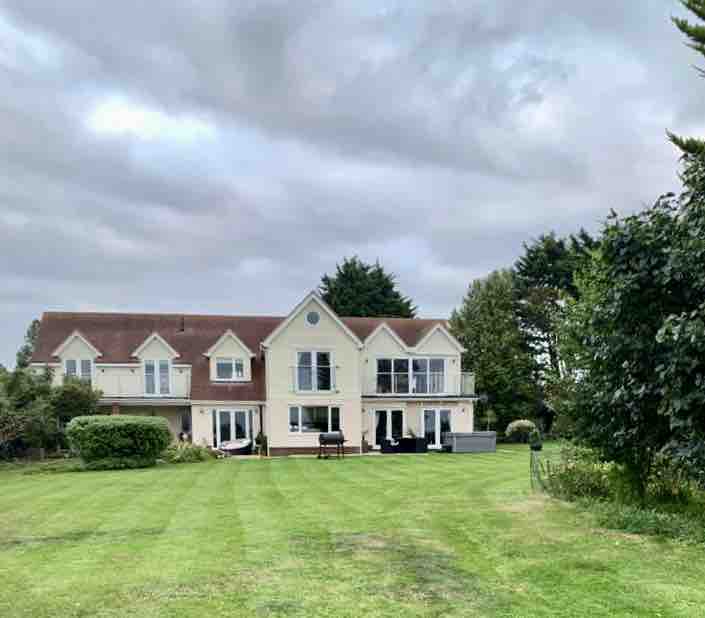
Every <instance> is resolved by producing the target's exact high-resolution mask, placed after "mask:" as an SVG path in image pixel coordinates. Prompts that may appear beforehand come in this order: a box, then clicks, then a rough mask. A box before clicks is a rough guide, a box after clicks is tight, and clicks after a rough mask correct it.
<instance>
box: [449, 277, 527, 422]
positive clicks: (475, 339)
mask: <svg viewBox="0 0 705 618" xmlns="http://www.w3.org/2000/svg"><path fill="white" fill-rule="evenodd" d="M513 298H514V276H513V274H512V272H511V271H509V270H501V271H495V272H493V273H491V274H490V275H489V276H488V277H487V278H485V279H477V280H475V281H473V282H472V283H471V284H470V287H469V288H468V292H467V294H466V296H465V298H464V299H463V303H462V305H461V307H460V309H458V310H455V311H453V314H452V316H451V318H450V326H451V330H452V332H453V334H454V335H455V337H456V338H457V339H458V340H459V341H460V342H461V343H462V344H463V346H464V347H465V348H466V352H465V353H464V354H463V369H464V370H465V371H472V372H474V373H475V382H476V388H477V390H478V392H479V393H481V394H483V395H486V396H487V401H486V402H485V403H483V404H481V406H480V407H481V409H480V410H478V415H477V417H478V419H480V418H482V417H487V416H488V410H490V411H491V413H490V414H489V416H492V415H494V418H496V427H497V428H498V429H500V430H502V431H503V430H504V429H505V428H506V426H507V425H508V424H509V423H510V422H511V421H513V420H516V419H519V418H526V417H529V418H533V417H534V416H535V415H536V413H537V411H538V392H537V388H536V382H535V380H534V375H533V374H534V370H535V367H534V359H533V356H532V354H531V351H530V349H529V347H528V345H527V341H526V337H525V336H524V333H523V331H522V329H521V328H520V326H519V323H518V321H517V318H516V314H515V312H514V302H513ZM482 408H484V409H482Z"/></svg>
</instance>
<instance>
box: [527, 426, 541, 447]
mask: <svg viewBox="0 0 705 618" xmlns="http://www.w3.org/2000/svg"><path fill="white" fill-rule="evenodd" d="M529 448H531V450H532V451H540V450H541V449H543V441H542V439H541V432H540V431H539V430H538V429H537V428H535V427H534V429H532V430H531V433H530V434H529Z"/></svg>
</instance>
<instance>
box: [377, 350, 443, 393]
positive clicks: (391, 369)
mask: <svg viewBox="0 0 705 618" xmlns="http://www.w3.org/2000/svg"><path fill="white" fill-rule="evenodd" d="M377 392H378V393H380V394H393V393H409V392H411V393H443V392H445V361H444V359H442V358H412V359H408V358H378V359H377Z"/></svg>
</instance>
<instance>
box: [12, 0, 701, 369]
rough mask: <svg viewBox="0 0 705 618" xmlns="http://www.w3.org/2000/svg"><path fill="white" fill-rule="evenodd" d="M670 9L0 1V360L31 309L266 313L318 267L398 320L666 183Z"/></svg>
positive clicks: (683, 117)
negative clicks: (533, 242)
mask: <svg viewBox="0 0 705 618" xmlns="http://www.w3.org/2000/svg"><path fill="white" fill-rule="evenodd" d="M681 13H682V11H681V10H680V9H679V5H678V4H677V2H676V1H675V0H639V1H638V2H637V1H627V0H624V1H618V2H615V1H614V0H606V1H604V2H601V1H598V0H591V1H590V2H585V1H583V0H556V1H551V0H532V1H531V2H517V1H516V0H502V1H500V0H486V1H482V2H481V1H473V0H464V1H458V2H443V1H440V0H433V2H431V1H419V2H411V1H409V0H399V1H398V2H386V1H384V0H382V1H380V0H371V1H369V2H366V1H360V0H350V1H348V2H324V1H319V2H304V1H299V0H297V1H296V2H291V1H282V2H269V1H261V2H246V1H243V0H238V1H237V2H233V1H232V0H223V1H221V2H217V1H208V2H205V1H204V2H196V0H191V1H184V2H176V1H174V0H167V1H164V2H159V1H154V0H150V1H149V2H145V1H144V0H141V1H139V2H131V1H122V2H95V1H93V0H86V1H72V2H45V1H43V0H41V1H31V0H16V1H12V0H0V158H1V163H0V282H1V285H0V362H1V363H4V364H6V365H12V364H13V363H14V354H15V351H16V349H17V347H18V346H19V345H20V343H21V340H22V337H23V335H24V331H25V329H26V327H27V325H28V323H29V322H30V321H31V319H32V318H34V317H39V316H40V315H41V312H42V311H44V310H47V309H54V310H91V311H104V310H105V311H114V310H118V311H153V312H158V311H169V312H180V311H184V312H198V313H211V312H218V313H232V314H253V313H264V314H285V313H287V312H288V311H289V309H290V308H291V307H292V305H294V304H295V303H296V302H297V301H298V300H299V299H300V298H301V297H302V296H303V295H304V294H305V293H306V292H308V291H309V290H310V289H312V288H314V287H315V286H316V285H317V284H318V283H319V281H320V277H321V275H322V274H323V273H325V272H331V271H333V270H334V268H335V264H336V262H337V261H340V260H341V259H342V257H344V256H351V255H354V254H357V255H359V256H361V257H362V258H364V259H366V260H370V261H372V260H375V259H377V258H379V259H380V261H381V262H382V263H383V265H384V266H385V267H386V268H387V269H389V270H391V271H393V272H394V273H396V274H397V276H398V282H399V287H400V288H401V290H402V291H403V292H404V293H405V294H408V295H410V296H411V297H412V298H413V299H414V301H415V302H416V303H417V304H418V305H419V308H420V314H421V315H422V316H439V317H442V316H447V315H448V314H449V312H450V311H451V309H452V308H453V307H454V306H456V305H457V304H458V303H459V302H460V300H461V298H462V296H463V294H464V292H465V289H466V287H467V285H468V283H469V282H470V281H471V280H472V279H473V278H476V277H481V276H483V275H485V274H487V273H488V272H489V271H491V270H492V269H495V268H498V267H503V266H509V265H511V264H512V262H513V261H514V260H515V259H516V257H517V256H518V255H519V254H520V252H521V250H522V243H523V242H525V241H528V240H530V239H531V238H532V237H535V236H537V235H539V234H541V233H543V232H548V231H550V230H556V231H557V232H558V233H560V234H565V233H569V232H572V231H575V230H577V229H578V228H579V227H581V226H583V227H586V228H588V229H589V230H596V229H598V228H599V225H600V222H601V221H602V220H603V219H604V217H605V215H606V214H607V212H608V210H609V209H610V208H614V209H616V210H617V211H619V212H622V213H626V212H631V211H633V210H635V209H638V208H640V207H642V206H643V205H646V204H648V203H651V202H652V201H653V200H654V199H655V198H656V197H657V196H658V195H659V194H660V193H663V192H665V191H669V190H674V189H677V187H678V178H677V170H678V167H677V155H676V152H675V151H674V148H673V147H672V146H670V145H669V144H668V143H667V141H666V139H665V130H666V129H667V128H670V129H674V130H676V131H680V132H683V133H686V134H703V133H705V126H703V124H704V123H703V118H705V116H704V114H703V112H705V96H704V95H705V83H703V82H698V79H697V77H696V75H695V72H694V70H693V68H692V65H693V64H694V63H697V62H698V57H697V56H696V54H695V53H694V52H692V51H691V50H689V49H688V48H687V47H686V46H685V45H684V41H683V38H682V37H681V36H680V34H679V33H678V32H677V31H676V29H675V27H674V26H673V25H672V24H671V23H670V19H669V18H670V16H671V15H672V14H681Z"/></svg>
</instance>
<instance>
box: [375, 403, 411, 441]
mask: <svg viewBox="0 0 705 618" xmlns="http://www.w3.org/2000/svg"><path fill="white" fill-rule="evenodd" d="M377 412H386V413H387V427H386V430H387V431H386V433H385V438H386V439H387V440H394V438H392V412H401V436H402V438H403V437H404V436H405V435H406V409H405V408H398V407H397V408H375V409H374V410H372V439H373V444H372V446H373V447H375V448H379V447H380V446H381V445H380V444H379V443H378V442H377Z"/></svg>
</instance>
